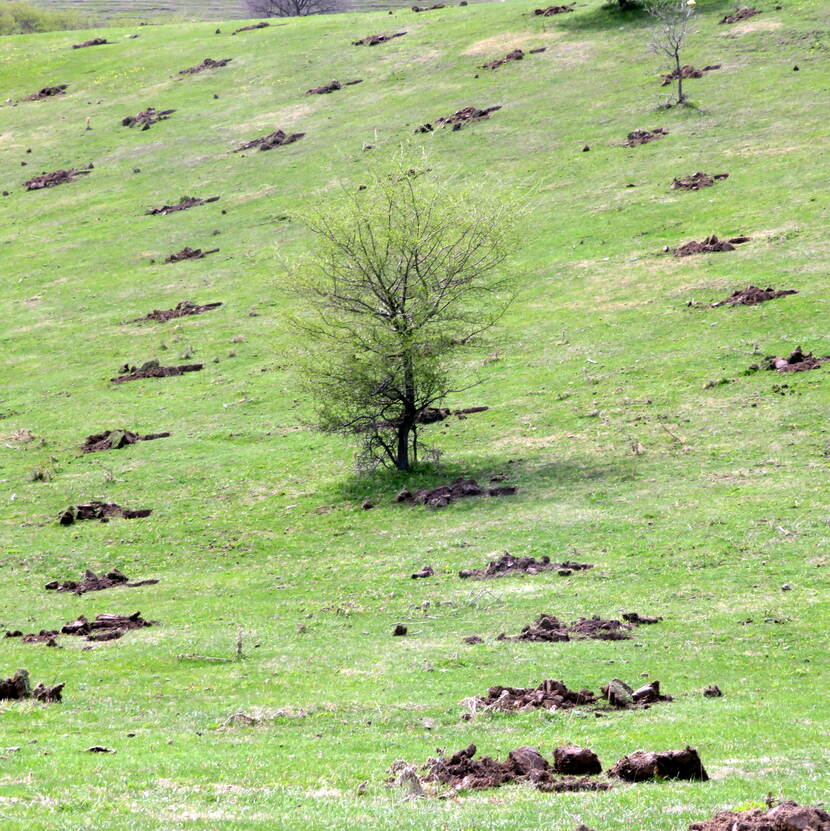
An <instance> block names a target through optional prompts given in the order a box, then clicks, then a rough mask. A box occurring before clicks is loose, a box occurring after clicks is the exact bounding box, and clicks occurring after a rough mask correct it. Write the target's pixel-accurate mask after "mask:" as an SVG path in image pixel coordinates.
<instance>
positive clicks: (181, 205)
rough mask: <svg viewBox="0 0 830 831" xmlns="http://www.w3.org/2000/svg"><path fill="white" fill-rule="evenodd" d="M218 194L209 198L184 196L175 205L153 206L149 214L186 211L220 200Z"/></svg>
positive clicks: (157, 214)
mask: <svg viewBox="0 0 830 831" xmlns="http://www.w3.org/2000/svg"><path fill="white" fill-rule="evenodd" d="M218 201H219V197H218V196H210V197H208V198H207V199H198V198H197V197H195V196H182V198H181V199H180V200H179V201H178V202H177V203H176V204H175V205H163V206H162V207H161V208H151V209H150V210H149V211H147V215H148V216H159V215H162V214H164V215H166V214H172V213H175V212H176V211H186V210H188V209H189V208H195V207H196V206H197V205H207V204H209V203H210V202H218Z"/></svg>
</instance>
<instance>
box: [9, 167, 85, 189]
mask: <svg viewBox="0 0 830 831" xmlns="http://www.w3.org/2000/svg"><path fill="white" fill-rule="evenodd" d="M92 169H93V166H92V165H90V166H89V167H87V168H83V169H82V170H78V169H77V168H74V167H70V168H67V169H66V170H53V171H52V172H51V173H43V174H41V175H40V176H33V177H32V178H31V179H29V180H28V181H27V182H24V183H23V187H25V188H26V190H42V189H43V188H53V187H56V186H57V185H63V184H65V183H66V182H71V181H73V180H74V179H75V178H76V177H78V176H83V175H85V174H87V173H89V172H91V171H92Z"/></svg>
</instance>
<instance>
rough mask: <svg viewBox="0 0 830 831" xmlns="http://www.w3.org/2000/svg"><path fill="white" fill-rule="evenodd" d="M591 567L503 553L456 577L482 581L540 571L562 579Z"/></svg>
mask: <svg viewBox="0 0 830 831" xmlns="http://www.w3.org/2000/svg"><path fill="white" fill-rule="evenodd" d="M593 567H594V566H593V563H576V562H573V561H572V560H565V562H562V563H552V562H551V561H550V557H548V556H547V555H545V556H544V557H542V558H541V559H539V560H537V559H536V558H535V557H514V556H513V555H512V554H511V553H510V552H509V551H505V552H504V554H502V555H501V557H499V558H498V560H491V561H490V562H489V563H488V564H487V566H486V567H485V568H477V569H466V568H465V569H462V570H461V571H459V572H458V576H459V577H474V578H479V579H483V578H488V577H504V576H505V575H508V574H538V573H539V572H540V571H555V572H556V573H557V574H559V575H561V576H562V577H568V576H570V575H571V574H573V572H575V571H586V570H587V569H589V568H593Z"/></svg>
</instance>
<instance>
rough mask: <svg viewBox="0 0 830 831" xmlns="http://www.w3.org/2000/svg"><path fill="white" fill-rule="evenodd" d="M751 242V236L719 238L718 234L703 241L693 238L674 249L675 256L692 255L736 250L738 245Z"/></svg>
mask: <svg viewBox="0 0 830 831" xmlns="http://www.w3.org/2000/svg"><path fill="white" fill-rule="evenodd" d="M744 242H749V237H731V238H730V239H728V240H726V239H719V238H718V236H717V235H716V234H712V235H711V236H710V237H706V239H704V240H703V241H702V242H698V241H697V240H692V241H691V242H687V243H686V244H685V245H681V246H680V247H679V248H675V249H674V250H673V251H672V254H674V256H675V257H691V256H692V255H694V254H711V253H712V252H715V251H734V250H735V246H736V245H741V244H742V243H744Z"/></svg>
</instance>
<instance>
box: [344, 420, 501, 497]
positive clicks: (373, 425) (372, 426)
mask: <svg viewBox="0 0 830 831" xmlns="http://www.w3.org/2000/svg"><path fill="white" fill-rule="evenodd" d="M489 409H490V408H489V407H466V408H465V409H463V410H451V409H450V408H449V407H424V409H423V410H421V411H420V412H419V413H418V415H416V416H415V423H416V424H435V423H436V422H439V421H444V420H445V419H447V418H449V417H450V416H456V417H457V418H459V419H465V418H466V417H467V416H468V415H472V414H473V413H484V412H486V411H487V410H489ZM400 423H401V419H400V418H392V419H389V420H388V421H373V422H370V423H368V424H366V425H361V426H359V427H357V428H356V429H357V431H358V432H362V431H364V430H377V429H378V428H389V427H392V428H394V427H397V426H398V425H399V424H400ZM492 481H495V479H494V480H492Z"/></svg>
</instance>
